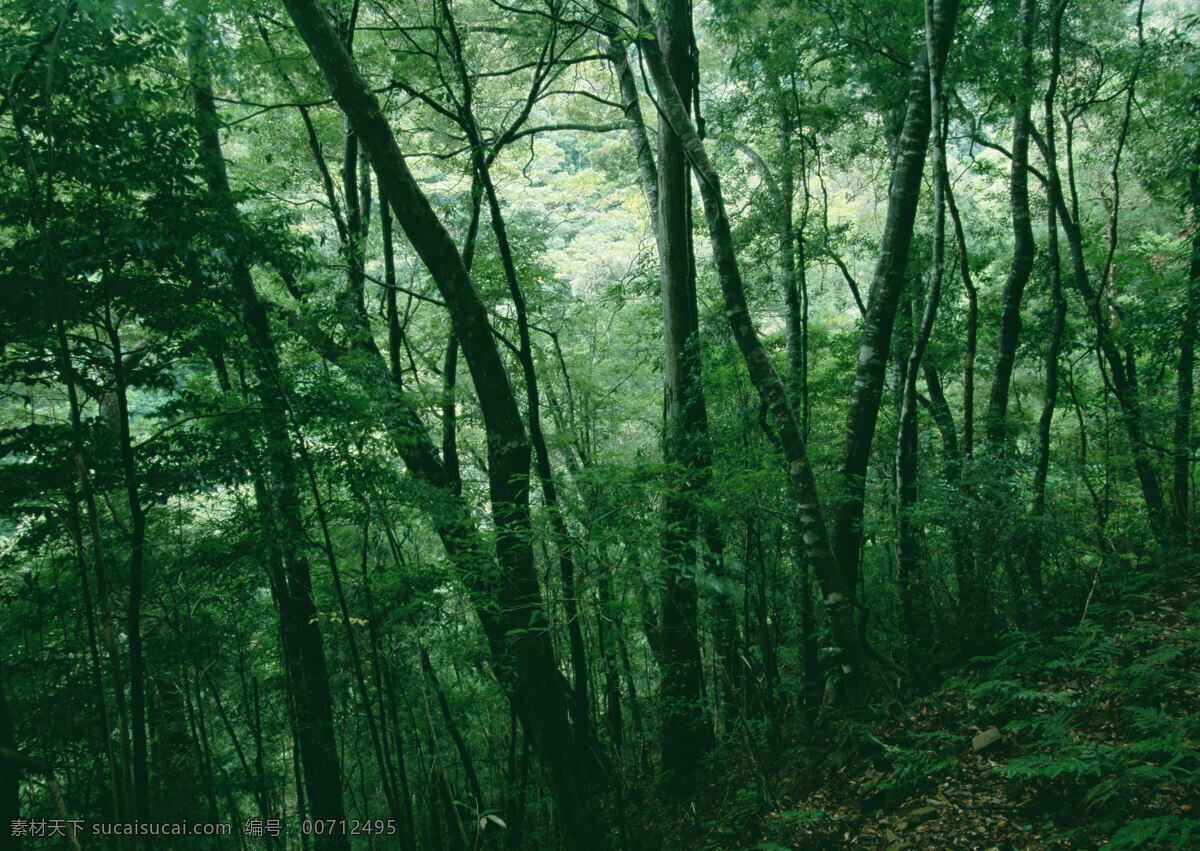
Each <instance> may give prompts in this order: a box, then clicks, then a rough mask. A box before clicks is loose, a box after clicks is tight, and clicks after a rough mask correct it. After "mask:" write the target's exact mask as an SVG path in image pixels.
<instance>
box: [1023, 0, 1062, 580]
mask: <svg viewBox="0 0 1200 851" xmlns="http://www.w3.org/2000/svg"><path fill="white" fill-rule="evenodd" d="M1066 8H1067V0H1057V2H1055V3H1054V4H1053V5H1052V6H1051V8H1050V31H1051V33H1053V36H1052V39H1051V44H1050V82H1049V84H1048V85H1047V87H1046V98H1045V119H1046V154H1047V159H1049V160H1052V161H1054V160H1056V159H1057V157H1058V152H1057V151H1058V149H1057V145H1056V142H1055V119H1054V101H1055V96H1056V94H1057V92H1058V79H1059V73H1060V67H1061V58H1060V56H1061V39H1060V37H1059V33H1060V32H1061V29H1062V16H1063V12H1065V11H1066ZM1046 233H1047V242H1046V251H1047V256H1048V260H1049V263H1050V302H1051V306H1052V310H1053V316H1052V319H1051V328H1050V341H1049V343H1048V344H1047V346H1046V358H1045V362H1044V363H1045V371H1046V389H1045V394H1044V395H1043V397H1042V414H1041V417H1039V418H1038V427H1037V464H1036V466H1035V468H1034V472H1033V506H1032V508H1031V516H1032V519H1033V530H1032V535H1031V536H1030V541H1029V547H1028V550H1027V552H1026V559H1025V572H1026V574H1027V575H1028V576H1029V579H1030V582H1031V584H1032V585H1033V587H1034V590H1035V591H1036V592H1037V593H1038V595H1039V596H1042V595H1043V594H1044V588H1043V587H1042V556H1043V549H1042V548H1043V537H1044V535H1043V529H1042V524H1043V522H1044V518H1045V514H1046V478H1047V476H1048V474H1049V471H1050V425H1051V423H1052V422H1053V421H1054V409H1055V407H1056V406H1057V405H1058V359H1059V354H1060V352H1061V350H1062V338H1063V330H1064V328H1065V326H1066V318H1067V300H1066V298H1064V297H1063V292H1062V257H1061V255H1060V252H1059V248H1058V209H1057V208H1056V207H1055V206H1054V205H1053V204H1051V205H1050V207H1049V209H1048V210H1047V211H1046Z"/></svg>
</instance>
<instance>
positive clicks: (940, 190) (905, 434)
mask: <svg viewBox="0 0 1200 851" xmlns="http://www.w3.org/2000/svg"><path fill="white" fill-rule="evenodd" d="M936 38H937V29H936V26H935V22H934V9H933V0H925V45H926V50H927V51H928V52H930V53H933V51H934V50H935V47H934V45H935V41H936ZM929 102H930V122H929V126H930V128H931V130H932V132H933V146H932V148H933V268H932V270H931V271H930V274H929V292H928V293H927V295H926V296H925V310H924V312H923V314H922V316H921V325H920V327H919V328H918V329H917V331H916V334H915V336H914V339H913V345H912V351H911V352H910V353H909V354H908V360H907V363H906V365H905V369H904V391H903V393H902V396H901V402H900V422H899V427H898V429H897V437H896V503H897V513H898V516H899V521H900V522H899V528H898V530H897V537H898V539H899V547H898V549H899V552H898V562H899V571H898V578H899V584H900V602H901V606H900V608H901V611H902V613H903V617H904V627H905V632H906V633H907V635H908V639H909V642H910V646H911V645H913V644H915V643H917V642H918V640H919V636H918V634H917V633H918V630H917V617H916V604H915V600H914V596H915V591H916V589H915V584H916V575H917V569H918V564H919V561H920V552H919V549H920V527H919V526H918V524H917V522H916V521H915V520H914V518H913V516H912V514H913V510H914V509H915V507H916V501H917V374H918V371H919V370H920V368H921V359H922V358H923V357H924V355H925V347H926V346H927V345H928V344H929V337H930V335H931V334H932V333H933V322H934V319H935V318H936V317H937V310H938V304H939V302H940V301H941V295H942V277H943V274H944V267H945V256H946V203H945V186H946V184H947V183H948V182H949V176H948V175H947V173H946V139H945V134H944V124H943V121H942V65H941V63H937V62H935V63H932V64H931V66H930V69H929Z"/></svg>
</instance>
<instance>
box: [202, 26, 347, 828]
mask: <svg viewBox="0 0 1200 851" xmlns="http://www.w3.org/2000/svg"><path fill="white" fill-rule="evenodd" d="M197 41H199V39H197ZM198 50H199V49H198V48H197V50H196V51H194V52H193V54H192V56H191V57H190V59H191V63H190V64H191V68H190V71H191V75H192V85H193V98H194V101H195V107H196V115H197V125H198V131H199V134H200V147H201V160H202V163H203V166H204V169H205V171H206V180H207V182H208V185H209V190H210V191H211V192H212V194H213V196H214V200H215V201H216V203H217V204H218V205H220V206H221V207H222V208H223V210H224V213H225V216H226V221H227V222H228V223H229V224H230V226H231V227H234V228H236V226H237V223H238V221H239V218H240V217H239V214H238V211H237V209H236V207H235V205H234V202H233V197H232V194H231V191H230V187H229V179H228V177H227V175H226V172H225V160H224V158H223V155H222V153H221V145H220V139H219V136H218V127H219V126H220V125H219V123H218V119H217V113H216V104H215V101H214V98H213V94H212V88H211V84H210V81H209V75H208V70H207V68H206V67H205V66H204V64H203V62H202V59H201V57H200V56H199V53H198ZM235 251H236V249H235ZM230 271H231V283H232V287H233V293H234V296H235V298H236V299H237V304H238V308H239V310H240V312H241V318H242V322H243V324H244V325H245V328H246V332H247V334H248V335H249V338H250V345H251V348H252V350H253V352H254V358H255V362H254V371H255V378H256V387H255V392H256V393H257V394H258V396H259V398H260V400H261V402H262V410H263V416H262V424H263V429H264V432H265V438H266V456H267V467H268V476H269V482H268V483H267V487H266V489H265V490H266V498H265V500H264V506H263V507H264V508H265V509H266V513H267V517H266V521H267V525H266V531H267V534H268V535H269V536H270V537H271V539H272V540H273V542H274V544H275V546H277V547H278V554H279V556H280V558H279V559H278V560H276V559H274V558H270V557H269V558H268V564H267V569H268V572H269V574H270V575H271V577H272V586H273V589H274V591H275V597H276V603H277V605H278V607H279V619H280V634H281V638H282V645H283V646H282V650H283V656H284V663H285V665H286V666H287V668H288V670H289V684H290V686H291V688H292V697H293V700H294V703H295V711H296V732H297V738H298V743H299V745H300V758H301V762H302V766H303V771H304V785H305V788H306V790H307V792H308V796H307V797H308V801H309V804H310V806H311V813H312V817H313V818H320V819H334V820H337V821H340V820H343V819H344V818H345V807H344V805H343V802H342V773H341V764H340V761H339V759H338V753H337V743H336V741H335V738H334V731H333V701H332V696H331V694H330V690H329V674H328V670H327V668H326V662H325V650H324V647H323V644H322V638H321V631H320V626H319V624H318V622H317V609H316V605H315V603H314V601H313V594H312V578H311V575H310V571H309V565H308V559H307V558H306V557H305V555H304V553H303V549H302V547H303V541H304V540H305V539H306V532H305V529H304V521H303V518H302V516H301V506H300V478H299V474H298V471H297V467H296V460H295V458H294V456H293V453H292V443H291V436H290V434H289V430H288V425H287V413H286V410H287V400H286V398H285V397H284V393H283V389H282V387H281V386H280V383H279V381H280V368H279V357H278V353H277V352H276V349H275V341H274V338H273V336H272V332H271V327H270V323H269V321H268V319H267V312H266V307H265V305H264V304H263V302H262V300H261V299H260V298H259V297H258V292H257V291H256V290H255V287H254V281H253V280H252V278H251V275H250V267H249V264H248V263H247V261H246V259H245V255H244V254H243V253H242V252H241V251H236V253H234V256H233V262H232V268H231V270H230ZM269 549H270V548H269ZM316 846H317V848H318V849H342V848H348V847H349V844H348V842H347V840H346V838H345V837H344V836H341V835H338V834H325V835H323V836H321V837H319V838H318V839H317V842H316Z"/></svg>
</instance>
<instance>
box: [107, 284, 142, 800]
mask: <svg viewBox="0 0 1200 851" xmlns="http://www.w3.org/2000/svg"><path fill="white" fill-rule="evenodd" d="M105 328H106V330H107V332H108V339H109V344H110V345H111V346H112V362H113V384H114V389H115V390H116V397H117V405H116V413H117V422H118V433H119V438H120V446H121V471H122V474H123V476H124V478H125V495H126V499H127V501H128V503H129V520H130V522H129V599H128V602H127V603H126V606H125V612H126V617H125V622H126V629H127V631H128V635H129V710H130V718H129V725H130V732H131V734H132V738H133V803H134V809H133V815H134V817H135V818H143V819H145V818H147V817H148V814H149V812H150V764H149V758H148V755H147V753H146V661H145V656H144V654H143V651H142V597H143V587H144V579H143V571H144V568H145V560H146V512H145V510H144V509H143V507H142V498H141V491H140V490H139V488H138V480H137V463H136V461H135V459H134V451H133V438H132V436H131V433H130V427H129V394H128V392H127V390H128V378H127V376H126V374H125V355H124V353H123V351H122V349H121V336H120V333H119V332H118V330H117V327H116V325H115V324H114V322H113V318H112V314H111V312H110V311H109V309H108V307H107V306H106V307H105Z"/></svg>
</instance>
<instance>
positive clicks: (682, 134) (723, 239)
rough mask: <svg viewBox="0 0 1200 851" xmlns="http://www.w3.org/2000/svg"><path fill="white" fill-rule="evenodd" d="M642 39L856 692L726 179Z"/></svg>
mask: <svg viewBox="0 0 1200 851" xmlns="http://www.w3.org/2000/svg"><path fill="white" fill-rule="evenodd" d="M639 44H640V46H641V48H642V52H643V55H644V56H645V58H646V64H647V66H648V68H649V70H650V73H651V76H652V77H653V79H654V84H655V86H656V88H657V89H658V92H659V98H660V106H661V108H662V109H663V112H664V113H665V115H666V117H667V120H668V121H669V122H670V123H671V127H672V129H673V130H674V131H675V133H676V134H677V135H678V136H679V138H680V140H681V141H682V142H683V146H684V150H685V152H686V153H687V157H688V160H689V162H690V163H691V166H692V169H693V171H694V172H695V174H696V178H697V181H698V183H699V185H700V197H701V199H702V201H703V202H704V214H705V218H706V220H707V224H708V232H709V240H710V243H711V245H712V253H713V261H714V263H715V265H716V268H717V277H718V279H719V280H720V283H721V293H722V296H723V297H724V301H725V313H726V315H727V316H728V317H729V325H730V328H731V330H732V332H733V337H734V340H735V341H736V342H737V345H738V349H739V350H740V351H741V353H742V358H743V360H744V361H745V363H746V368H747V371H748V372H749V374H750V380H751V381H752V382H753V384H754V387H755V389H756V390H757V391H758V394H759V396H760V397H761V398H762V400H763V402H764V403H765V405H766V407H767V409H768V411H769V412H770V414H771V419H772V421H773V422H774V425H775V430H776V433H777V435H778V437H779V442H780V445H781V446H782V448H783V451H784V457H785V459H786V461H787V473H788V483H789V485H790V487H791V488H792V492H793V494H794V495H795V499H796V503H797V505H796V514H797V523H798V524H799V527H800V531H801V534H802V536H803V539H804V544H805V547H806V548H807V551H808V555H809V558H810V560H811V563H812V566H813V570H814V571H815V573H816V575H817V578H818V580H819V581H820V583H821V590H822V594H823V596H824V600H825V606H826V610H827V612H828V614H829V621H830V626H831V630H832V633H833V636H832V637H833V640H834V642H835V643H836V644H837V647H838V652H837V659H836V661H837V663H838V664H839V665H840V666H841V669H842V674H843V677H844V679H843V682H844V683H845V684H846V686H847V687H848V690H849V691H850V693H851V695H852V696H854V695H855V694H856V693H857V692H859V690H860V688H861V686H862V685H863V681H864V677H865V673H866V672H865V670H864V662H865V653H864V650H863V646H862V643H861V641H860V639H859V635H858V630H857V628H856V625H855V618H854V606H853V601H852V599H851V597H850V594H849V591H848V589H847V587H846V586H845V584H844V582H843V578H842V573H841V571H839V569H838V565H837V560H836V558H835V557H834V554H833V550H832V548H831V547H830V544H829V537H828V534H827V532H826V526H825V517H824V514H823V512H822V510H821V500H820V495H819V493H818V491H817V483H816V479H815V478H814V477H813V471H812V467H811V466H810V464H809V461H808V448H807V446H806V445H805V441H804V437H803V435H802V434H801V431H800V425H799V422H798V421H797V419H796V415H795V412H794V411H793V410H792V406H791V403H790V401H789V400H788V394H787V390H786V388H785V387H784V384H783V381H782V380H781V379H780V377H779V374H778V373H777V372H776V371H775V366H774V364H772V362H771V359H770V357H768V355H767V352H766V349H765V348H764V347H763V345H762V342H761V341H760V340H759V337H758V332H757V331H756V330H755V328H754V322H753V320H752V318H751V316H750V311H749V309H748V308H747V307H746V295H745V289H744V287H743V285H742V277H741V270H740V269H739V267H738V262H737V255H736V252H735V251H734V247H733V233H732V231H731V229H730V225H729V215H728V213H727V212H726V209H725V201H724V197H723V196H722V194H721V186H720V179H719V176H718V174H717V171H716V169H715V168H713V165H712V162H711V161H710V160H709V158H708V152H707V151H706V150H705V147H704V143H703V141H701V139H700V136H699V134H698V133H697V132H696V128H695V125H694V124H693V123H692V120H691V117H690V116H689V115H688V112H687V108H686V106H685V105H684V102H683V99H682V98H681V97H680V96H679V92H678V90H677V89H676V88H675V84H674V82H673V81H672V79H671V73H670V70H669V69H668V67H667V63H666V60H665V59H664V57H663V55H662V53H661V52H660V51H659V49H658V44H657V43H656V42H655V41H654V40H652V39H650V38H647V37H644V36H643V37H642V38H641V40H640V41H639Z"/></svg>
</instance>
